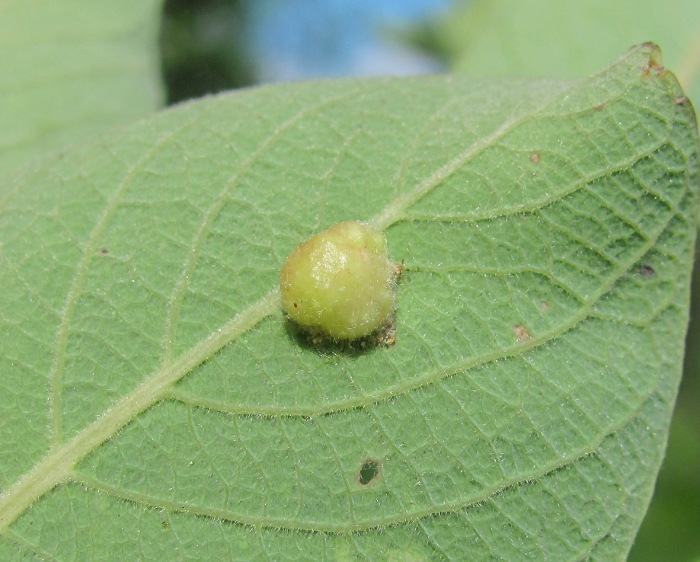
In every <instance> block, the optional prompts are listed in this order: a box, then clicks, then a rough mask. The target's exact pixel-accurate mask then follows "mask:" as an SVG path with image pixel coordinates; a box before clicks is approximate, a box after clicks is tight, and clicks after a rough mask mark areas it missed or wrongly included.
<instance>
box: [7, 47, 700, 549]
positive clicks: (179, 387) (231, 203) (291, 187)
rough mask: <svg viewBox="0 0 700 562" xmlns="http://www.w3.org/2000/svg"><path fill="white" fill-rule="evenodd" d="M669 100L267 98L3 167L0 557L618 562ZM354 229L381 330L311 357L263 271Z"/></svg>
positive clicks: (654, 414)
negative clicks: (298, 249) (373, 337)
mask: <svg viewBox="0 0 700 562" xmlns="http://www.w3.org/2000/svg"><path fill="white" fill-rule="evenodd" d="M697 203H698V139H697V133H696V125H695V117H694V114H693V110H692V107H691V106H690V104H689V103H688V102H687V99H686V98H684V97H683V94H682V92H681V90H680V89H679V87H678V85H677V82H676V81H675V79H674V77H673V76H672V75H671V74H670V73H669V72H667V71H666V70H664V69H663V67H662V66H661V61H660V56H659V52H658V49H657V48H656V47H654V46H653V45H643V46H640V47H637V48H634V49H632V50H631V51H629V52H628V53H627V54H626V55H625V56H624V57H623V58H621V59H620V60H618V61H617V62H616V63H615V64H613V65H612V66H611V67H610V68H608V69H607V70H605V71H603V72H602V73H600V74H598V75H595V76H593V77H591V78H589V79H586V80H582V81H580V82H562V81H504V80H483V81H478V80H474V79H468V78H464V77H423V78H412V79H386V80H378V79H369V80H342V81H325V82H309V83H302V84H294V85H277V86H270V87H264V88H259V89H252V90H247V91H241V92H238V93H234V94H230V95H223V96H218V97H214V98H209V99H206V100H203V101H199V102H195V103H190V104H185V105H183V106H180V107H177V108H175V109H172V110H169V111H166V112H164V113H162V114H161V115H159V116H156V117H154V118H152V119H149V120H148V121H145V122H142V123H140V124H138V125H135V126H134V127H132V128H130V129H128V130H127V131H126V132H122V133H120V134H119V135H114V136H113V137H106V138H104V139H102V140H101V141H99V142H93V143H91V144H90V145H89V146H86V147H83V148H76V149H74V150H73V151H70V152H69V153H67V154H64V155H63V156H62V157H61V158H57V159H55V160H54V161H53V162H51V163H49V164H47V165H46V166H45V167H44V168H42V169H39V170H37V171H36V172H35V173H34V174H33V175H31V176H30V177H27V178H26V179H25V181H24V183H23V185H21V186H20V189H18V190H17V192H16V193H15V194H14V195H13V196H11V197H9V198H7V199H6V200H5V201H4V202H3V206H2V209H1V210H2V214H0V241H1V242H0V244H1V245H0V259H1V260H2V261H1V262H0V275H1V276H2V277H1V279H0V286H2V287H3V291H2V293H1V294H0V335H1V336H2V337H0V373H1V378H0V384H2V389H1V391H2V396H3V399H2V402H1V403H0V420H1V421H0V424H1V425H0V451H2V455H3V456H2V460H1V461H0V486H1V488H2V492H3V495H2V496H0V533H1V537H2V539H1V541H0V559H8V560H10V559H31V558H33V557H35V558H41V557H53V558H54V559H58V560H63V559H91V560H94V559H110V560H111V559H114V560H122V559H128V558H133V556H134V553H135V552H138V555H139V557H141V558H143V559H188V558H195V559H196V558H201V557H202V556H206V557H207V558H208V559H228V558H231V557H233V558H235V559H237V560H246V559H250V560H260V559H272V560H322V559H337V560H350V559H357V558H359V559H371V560H378V559H379V560H384V559H385V560H440V559H454V560H476V559H486V558H503V559H509V560H513V559H553V560H565V559H583V558H588V557H591V558H599V559H605V560H610V559H620V558H623V557H624V555H625V554H626V553H627V551H628V549H629V547H630V545H631V542H632V540H633V538H634V535H635V533H636V530H637V528H638V526H639V523H640V521H641V519H642V517H643V515H644V512H645V510H646V507H647V504H648V501H649V497H650V495H651V491H652V487H653V483H654V480H655V478H656V473H657V471H658V467H659V464H660V462H661V458H662V455H663V449H664V446H665V441H666V435H667V430H668V425H669V420H670V416H671V410H672V406H673V402H674V399H675V394H676V390H677V386H678V381H679V377H680V372H681V363H682V357H683V337H684V334H685V329H686V324H687V318H688V293H689V278H690V270H691V265H692V255H693V243H694V237H695V228H696V223H697V220H696V219H697ZM348 219H361V220H369V221H371V222H372V223H373V224H374V225H375V226H377V227H380V228H382V229H384V230H385V231H386V234H387V238H388V242H389V248H390V253H391V255H392V256H393V258H394V259H396V260H404V262H405V267H406V271H405V273H404V275H403V277H402V279H401V281H400V283H399V285H398V288H397V291H398V292H397V341H396V344H395V345H394V346H392V347H388V348H383V347H373V346H370V347H369V348H368V349H367V350H365V351H361V350H352V349H348V348H347V347H343V346H336V347H334V346H326V347H321V348H318V347H314V346H313V345H311V344H310V343H309V342H308V341H307V340H306V339H304V337H303V336H301V335H299V334H298V332H297V331H296V330H295V329H294V328H293V327H292V326H290V324H289V323H288V322H287V321H286V320H285V318H284V317H283V315H282V313H281V311H280V307H279V295H278V292H277V289H276V286H277V281H278V274H279V267H280V265H281V264H282V262H283V261H284V259H285V257H286V256H287V254H288V253H289V252H290V251H291V250H292V249H293V248H294V247H295V246H296V245H297V244H298V243H299V242H300V241H301V240H303V239H305V238H307V237H308V236H309V235H311V234H312V233H313V232H315V231H318V230H321V229H323V228H325V227H327V226H330V225H331V224H333V223H335V222H339V221H341V220H348Z"/></svg>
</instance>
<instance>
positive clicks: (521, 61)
mask: <svg viewBox="0 0 700 562" xmlns="http://www.w3.org/2000/svg"><path fill="white" fill-rule="evenodd" d="M455 12H456V13H452V14H450V15H449V17H448V18H445V20H444V23H443V24H442V25H441V26H440V30H439V32H438V35H437V37H436V40H437V41H438V42H439V43H441V45H442V47H441V48H442V49H444V50H445V51H446V52H447V53H448V55H449V58H450V59H452V61H453V65H452V66H453V67H454V68H455V69H457V70H459V71H461V72H469V73H472V74H475V75H478V76H511V77H512V76H529V77H534V76H537V77H541V76H545V77H575V76H577V75H579V76H581V75H586V74H589V73H592V72H595V70H596V69H597V68H599V67H600V65H601V61H605V60H609V59H610V58H612V57H614V56H616V54H617V53H619V52H621V51H622V50H624V49H625V48H627V46H628V45H632V44H635V43H640V42H641V41H654V42H656V43H658V44H659V45H663V47H664V59H665V62H666V63H667V64H668V65H669V67H670V68H673V69H675V70H676V71H677V74H678V78H679V80H680V82H681V84H682V85H683V87H684V88H685V91H686V92H687V94H688V96H689V97H690V98H691V99H692V100H693V101H694V102H695V103H696V105H697V103H698V102H700V35H698V21H700V2H697V1H696V0H670V1H668V2H654V1H653V0H641V1H640V0H617V1H616V2H607V1H606V0H587V1H586V2H579V1H577V0H558V1H557V2H550V1H548V0H498V1H493V0H473V1H470V2H465V3H464V7H460V8H459V10H455Z"/></svg>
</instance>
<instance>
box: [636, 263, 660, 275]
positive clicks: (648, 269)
mask: <svg viewBox="0 0 700 562" xmlns="http://www.w3.org/2000/svg"><path fill="white" fill-rule="evenodd" d="M638 271H639V275H641V276H642V277H653V276H654V274H655V273H656V271H654V268H653V267H652V266H650V265H649V264H648V263H643V264H642V265H640V266H639V269H638Z"/></svg>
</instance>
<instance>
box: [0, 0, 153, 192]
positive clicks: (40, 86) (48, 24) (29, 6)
mask: <svg viewBox="0 0 700 562" xmlns="http://www.w3.org/2000/svg"><path fill="white" fill-rule="evenodd" d="M160 4H161V2H160V0H119V1H118V2H114V1H113V0H90V1H88V2H84V1H76V0H42V2H41V3H40V4H37V3H36V2H27V1H26V0H4V1H3V2H1V3H0V53H2V56H0V123H2V132H1V133H0V173H3V175H4V176H6V174H7V172H9V171H11V170H13V169H15V168H18V167H20V166H22V165H24V164H25V162H26V161H27V160H29V159H32V158H36V157H38V156H41V155H42V154H43V153H45V152H47V151H52V150H55V149H57V148H61V147H62V146H63V145H65V144H66V143H70V142H75V141H78V140H83V139H85V138H86V136H88V135H92V134H94V133H97V132H100V131H103V130H105V129H107V128H109V127H110V126H113V125H116V124H121V123H127V122H129V121H131V120H133V119H136V118H137V117H141V116H143V115H147V114H149V113H151V112H152V111H153V110H154V109H155V108H156V107H158V106H159V105H160V101H161V91H160V84H159V80H158V75H159V72H158V57H157V48H156V47H157V40H156V38H157V32H158V24H159V15H160ZM7 187H8V184H7V182H5V184H4V185H2V187H0V189H4V190H6V189H7ZM0 193H2V192H1V191H0Z"/></svg>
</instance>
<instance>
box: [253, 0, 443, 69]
mask: <svg viewBox="0 0 700 562" xmlns="http://www.w3.org/2000/svg"><path fill="white" fill-rule="evenodd" d="M451 3H452V1H451V0H255V1H251V2H250V4H249V7H248V10H249V16H250V17H249V20H248V21H249V22H251V25H250V27H249V34H250V37H249V40H250V45H251V48H252V51H253V56H254V58H255V60H256V61H257V66H258V72H259V74H260V76H259V78H260V80H261V81H277V80H293V79H299V78H309V77H318V76H346V75H368V74H393V75H400V74H416V73H421V72H435V71H437V70H439V69H440V66H439V63H437V61H435V60H433V59H431V58H429V57H427V56H426V55H425V54H423V53H421V52H419V51H417V50H415V49H412V48H410V47H408V46H406V45H403V44H401V43H400V42H398V41H394V40H392V38H391V30H392V29H401V28H402V27H406V26H408V25H410V24H411V23H415V22H419V21H421V20H422V19H424V18H427V17H429V16H431V15H433V16H436V15H439V14H440V13H441V12H444V10H446V8H447V7H449V5H450V4H451Z"/></svg>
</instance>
